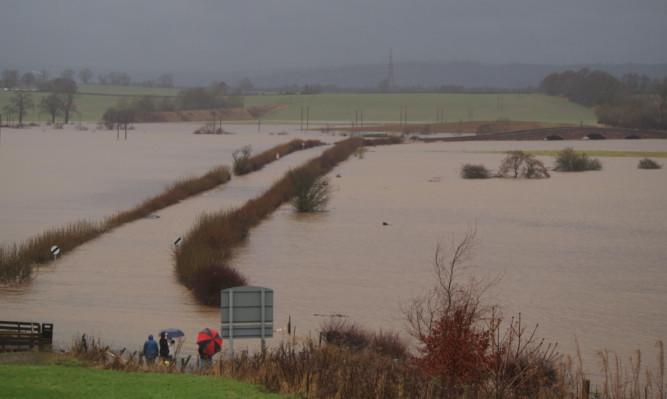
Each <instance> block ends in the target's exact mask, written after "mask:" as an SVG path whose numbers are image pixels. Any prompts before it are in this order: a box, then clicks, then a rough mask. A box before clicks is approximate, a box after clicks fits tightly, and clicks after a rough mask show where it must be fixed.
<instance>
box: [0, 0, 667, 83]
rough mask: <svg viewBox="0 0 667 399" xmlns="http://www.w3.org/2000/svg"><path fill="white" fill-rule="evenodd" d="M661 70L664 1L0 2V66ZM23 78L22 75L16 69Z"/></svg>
mask: <svg viewBox="0 0 667 399" xmlns="http://www.w3.org/2000/svg"><path fill="white" fill-rule="evenodd" d="M390 48H391V49H392V51H393V56H394V62H396V63H401V62H408V61H480V62H482V63H487V64H504V63H515V62H519V63H534V64H558V65H568V64H580V63H625V62H635V63H652V64H655V63H665V62H667V0H458V1H453V0H406V1H398V0H327V1H323V0H189V1H181V0H0V69H8V68H16V67H17V66H25V67H29V68H34V69H37V70H39V69H44V68H45V65H53V66H56V67H62V68H63V69H64V68H72V69H75V70H79V69H81V68H84V67H88V68H91V69H92V70H93V72H95V69H96V68H105V69H112V70H117V71H119V72H125V71H131V70H142V69H145V70H151V71H157V72H158V73H171V72H173V71H175V70H181V69H197V68H206V69H216V70H220V71H234V70H244V69H250V70H263V69H271V68H283V67H303V66H307V67H311V66H329V65H356V64H369V63H385V62H386V60H387V56H388V53H389V49H390ZM22 72H25V71H22Z"/></svg>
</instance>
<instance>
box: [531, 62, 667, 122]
mask: <svg viewBox="0 0 667 399" xmlns="http://www.w3.org/2000/svg"><path fill="white" fill-rule="evenodd" d="M540 90H541V91H543V92H545V93H546V94H549V95H552V96H563V97H566V98H568V99H569V100H570V101H573V102H575V103H578V104H581V105H584V106H587V107H593V108H594V110H595V114H596V116H597V118H598V122H599V123H602V124H605V125H609V126H615V127H624V128H639V129H667V117H666V115H665V108H666V105H667V76H666V77H664V78H663V79H651V78H649V77H648V76H646V75H638V74H635V73H626V74H624V75H623V76H622V77H621V79H617V78H616V77H614V76H612V75H610V74H609V73H607V72H604V71H599V70H596V71H591V70H589V69H588V68H583V69H580V70H579V71H571V70H568V71H565V72H562V73H552V74H550V75H548V76H547V77H545V78H544V79H543V80H542V82H541V83H540Z"/></svg>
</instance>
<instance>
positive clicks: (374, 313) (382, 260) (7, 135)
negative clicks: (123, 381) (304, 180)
mask: <svg viewBox="0 0 667 399" xmlns="http://www.w3.org/2000/svg"><path fill="white" fill-rule="evenodd" d="M198 126H199V125H197V124H173V125H150V124H148V125H137V127H136V129H135V130H132V131H130V132H128V133H129V134H128V139H127V140H124V139H123V132H121V137H120V140H118V139H117V138H116V133H115V132H109V131H95V129H94V126H93V125H90V126H89V130H88V131H75V130H73V129H72V128H70V130H68V129H67V128H66V129H65V130H52V129H51V128H50V127H46V128H32V129H29V130H25V131H15V130H9V129H3V131H2V138H1V141H0V187H2V188H1V190H2V191H0V242H2V243H4V244H7V243H12V242H20V241H22V240H24V239H25V238H27V237H30V236H31V235H34V234H37V233H39V232H41V231H43V230H45V229H47V228H49V227H51V226H53V225H62V224H66V223H69V222H72V221H75V220H80V219H88V220H98V219H101V218H102V217H104V216H108V215H110V214H111V213H113V212H115V211H119V210H122V209H126V208H129V207H131V206H134V205H136V204H138V203H139V202H141V201H142V200H144V199H146V198H148V197H150V196H152V195H156V194H158V193H159V192H161V191H162V190H163V188H164V187H165V186H166V185H168V184H169V183H170V182H173V181H174V180H175V179H176V178H178V177H182V176H184V175H188V174H191V175H199V174H202V173H204V172H205V171H207V170H209V169H210V168H212V167H213V166H216V165H219V164H227V165H231V163H232V157H231V154H232V152H233V151H234V150H236V149H238V148H240V147H241V146H243V145H246V144H251V145H252V147H253V149H254V150H255V151H256V152H259V151H261V150H263V149H266V148H270V147H272V146H274V145H276V144H278V143H283V142H286V141H288V140H290V139H292V138H296V137H299V138H318V139H321V140H323V141H327V142H334V141H336V140H340V139H342V138H343V137H341V136H333V135H331V134H326V135H325V134H322V133H320V132H311V133H304V132H301V131H299V126H262V127H261V131H260V132H258V131H257V126H252V125H232V126H229V127H226V130H231V131H233V132H235V133H236V134H234V135H224V136H200V135H193V134H191V132H192V131H194V130H195V129H196V128H197V127H198ZM278 133H286V134H278ZM566 146H573V147H574V148H576V149H589V150H592V149H603V150H634V151H667V140H608V141H559V142H546V141H545V142H469V143H430V144H405V145H396V146H384V147H377V148H370V149H369V151H368V152H367V153H366V154H365V156H364V157H363V158H357V157H351V158H350V159H349V160H348V161H346V162H344V163H342V164H340V165H339V166H338V167H337V168H336V169H335V170H334V171H333V172H332V173H331V174H330V177H331V179H332V184H333V186H334V188H335V190H334V195H333V199H332V201H331V202H330V204H329V206H328V210H327V211H326V212H321V213H315V214H297V213H295V212H293V211H292V209H291V206H290V205H289V204H284V205H283V206H281V207H280V208H279V209H278V210H277V211H276V212H275V213H274V214H273V215H272V216H271V217H270V218H268V219H267V220H266V221H264V222H263V223H262V224H260V225H259V226H258V227H256V228H255V229H253V230H252V231H251V234H250V238H249V240H248V242H247V244H246V245H244V246H243V247H242V248H240V249H238V250H237V251H236V254H235V256H234V258H233V259H232V261H231V264H232V265H233V266H234V267H236V268H237V269H239V270H240V271H241V272H243V273H244V274H246V275H247V276H248V277H249V279H250V283H251V284H252V285H259V286H265V287H269V288H272V289H273V290H274V295H275V324H274V327H275V328H280V327H286V326H287V322H288V318H290V317H291V321H292V328H296V333H297V334H298V335H301V336H311V337H313V338H315V337H316V336H317V331H318V328H319V326H320V324H321V323H322V322H324V321H326V320H328V319H329V316H328V315H333V314H336V315H344V318H345V319H346V320H349V321H350V322H355V323H357V324H359V325H361V326H364V327H367V328H369V329H373V330H379V329H382V330H388V331H398V332H400V333H403V332H404V329H403V327H404V324H403V321H402V317H401V312H400V304H401V303H405V302H406V301H409V300H410V298H413V297H414V296H415V295H418V294H419V293H420V292H422V291H423V290H424V289H425V288H429V287H430V286H431V284H432V282H433V280H432V273H431V266H432V263H433V256H434V252H435V247H436V245H437V243H438V240H440V239H443V238H447V237H451V236H455V237H462V236H463V234H464V233H465V232H466V230H467V229H468V228H469V227H470V226H471V225H474V226H476V228H477V237H478V239H479V246H478V247H477V249H476V257H475V259H474V263H475V265H476V269H475V273H476V275H477V276H480V277H485V278H493V277H495V276H499V275H502V279H501V280H500V282H499V283H498V284H497V285H496V286H495V288H494V289H493V290H492V299H491V300H492V301H494V302H495V303H497V304H498V305H499V307H500V308H501V310H502V311H503V313H504V314H505V316H506V317H507V318H509V317H511V316H516V315H517V314H519V313H521V317H522V319H523V322H524V324H525V325H529V326H534V325H536V324H539V328H538V335H539V336H542V337H545V338H546V340H547V341H550V342H557V343H558V348H559V351H560V352H561V353H564V354H569V355H574V353H575V342H578V343H579V347H580V349H581V352H582V356H583V359H584V367H585V369H587V370H588V371H590V372H593V373H594V372H595V370H597V368H598V364H597V362H596V357H595V353H596V351H598V350H600V349H603V348H606V349H610V350H614V351H616V352H617V353H618V354H619V356H620V357H621V359H622V360H623V361H624V362H626V363H627V362H628V359H629V357H630V356H632V355H634V353H633V351H634V350H635V349H640V350H641V351H642V355H643V356H642V357H643V360H644V362H645V364H648V365H653V364H654V363H655V357H656V354H657V350H656V348H655V347H654V344H655V342H656V340H658V339H664V338H665V331H667V318H666V317H665V313H666V312H667V290H665V286H666V285H667V273H666V269H667V262H666V258H667V256H666V255H667V249H666V247H665V242H667V169H660V170H639V169H637V162H638V158H623V157H604V158H600V159H601V160H602V162H603V170H601V171H596V172H584V173H556V172H554V173H552V177H551V178H550V179H545V180H537V181H524V180H512V179H490V180H485V181H480V180H464V179H461V178H460V177H459V174H458V173H459V170H460V167H461V165H463V164H465V163H483V164H484V165H485V166H486V167H487V168H490V169H495V168H497V167H498V165H499V164H500V161H501V160H502V158H503V157H504V155H503V154H498V153H485V152H484V151H503V150H513V149H522V150H529V149H544V150H560V149H563V148H564V147H566ZM323 149H324V148H318V149H310V150H307V151H300V152H297V153H295V154H291V155H289V156H285V157H281V158H280V160H279V161H278V162H274V163H272V164H270V165H268V166H267V167H265V168H264V169H262V170H261V171H259V172H255V173H253V174H251V175H248V176H244V177H242V178H236V177H235V178H233V179H232V181H231V182H230V183H228V184H226V185H224V186H222V187H221V188H218V189H215V190H212V191H210V192H207V193H205V194H202V195H200V196H197V197H195V198H192V199H189V200H186V201H182V202H181V203H179V204H178V205H176V206H172V207H170V208H167V209H164V210H162V211H159V212H156V214H157V215H159V218H158V219H142V220H139V221H137V222H134V223H131V224H128V225H126V226H124V227H122V228H119V229H117V230H115V231H113V232H111V233H110V234H107V235H105V236H103V237H100V238H99V239H97V240H95V241H93V242H90V243H88V244H85V245H83V246H81V247H79V248H78V249H77V250H75V251H74V252H72V253H69V254H67V255H65V256H62V257H60V258H58V259H57V260H56V261H54V262H53V263H52V264H49V265H45V266H43V267H41V268H40V269H39V272H38V274H37V277H36V278H35V279H34V281H32V282H31V283H28V284H25V285H23V286H20V287H11V288H8V287H4V288H0V303H1V304H2V306H1V307H0V319H3V320H25V321H39V322H52V323H54V331H55V342H56V345H57V346H59V347H61V348H67V347H68V346H69V345H70V344H71V342H72V339H73V338H74V337H76V336H78V335H80V334H83V333H86V334H88V335H89V336H94V337H99V338H100V339H101V340H102V341H103V342H104V343H106V344H108V345H111V346H113V347H117V348H127V349H128V350H130V351H133V350H139V349H140V348H141V345H142V344H143V341H144V340H145V339H146V336H147V335H148V334H154V335H155V334H157V332H158V331H160V330H161V329H164V328H169V327H175V328H180V329H182V330H184V331H185V333H186V337H187V339H186V344H185V347H184V351H185V352H186V353H190V354H195V353H196V350H195V348H196V345H195V343H194V339H195V336H196V333H197V331H199V330H201V329H203V328H204V327H211V328H219V325H220V310H219V309H216V308H208V307H203V306H200V305H198V304H196V303H195V301H194V300H193V298H192V296H191V294H190V293H189V292H188V291H187V290H186V289H185V288H184V287H182V286H180V285H179V284H178V283H177V282H176V280H175V278H174V275H173V267H174V266H173V261H172V257H171V250H172V247H173V240H174V238H176V237H179V236H183V235H184V234H186V233H187V231H188V229H189V228H190V227H192V226H193V225H194V224H195V223H196V220H197V217H198V216H199V215H201V214H202V213H203V212H210V211H217V210H223V209H229V208H230V207H236V206H238V205H240V204H242V203H243V202H244V201H245V200H247V199H249V198H252V197H255V196H257V195H259V194H261V193H262V192H263V190H265V189H266V188H268V187H269V186H270V185H271V184H272V183H273V182H274V181H275V180H277V179H278V178H279V177H280V176H281V175H282V174H283V173H284V172H285V171H286V170H288V169H289V168H290V167H293V166H296V165H299V164H301V163H302V162H304V161H305V160H307V159H309V158H312V157H315V156H317V155H318V154H319V153H320V151H322V150H323ZM539 158H540V159H541V160H543V161H544V162H545V164H546V165H548V166H551V165H552V164H553V157H539ZM383 222H386V225H385V224H384V223H383ZM54 244H57V243H54ZM281 339H284V336H283V335H282V333H278V334H276V337H275V338H273V339H269V340H268V344H269V345H274V344H276V343H277V342H279V340H281ZM258 346H259V345H258V342H257V340H235V350H238V349H240V348H246V347H247V348H250V349H255V348H258Z"/></svg>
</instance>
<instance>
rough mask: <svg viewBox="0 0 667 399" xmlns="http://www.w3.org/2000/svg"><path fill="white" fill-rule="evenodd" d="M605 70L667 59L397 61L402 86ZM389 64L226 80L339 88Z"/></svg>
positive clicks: (373, 81) (376, 75)
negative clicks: (551, 62)
mask: <svg viewBox="0 0 667 399" xmlns="http://www.w3.org/2000/svg"><path fill="white" fill-rule="evenodd" d="M581 68H589V69H591V70H596V69H599V70H603V71H606V72H608V73H610V74H612V75H614V76H617V77H619V78H620V77H621V76H623V74H624V73H637V74H640V75H647V76H648V77H650V78H652V79H653V78H663V77H665V76H667V63H665V64H657V65H645V64H578V65H533V64H503V65H489V64H482V63H480V62H447V63H445V62H415V63H395V64H394V78H395V81H396V85H397V86H398V87H400V88H416V87H422V88H433V87H440V86H443V85H454V86H465V87H466V88H477V89H479V88H485V87H493V88H500V89H506V90H512V89H522V88H526V87H530V86H532V87H537V86H539V84H540V82H541V81H542V79H544V78H545V77H546V76H547V75H549V74H551V73H554V72H563V71H566V70H575V71H576V70H579V69H581ZM387 71H388V66H387V65H386V64H385V65H381V64H373V65H352V66H343V67H320V68H303V69H278V70H263V71H244V72H234V73H227V74H224V75H225V77H224V78H222V80H225V81H227V82H228V84H231V85H235V84H236V83H237V82H239V81H240V80H241V79H242V78H246V77H247V78H249V79H250V80H251V81H252V83H253V84H254V85H255V87H257V88H276V87H288V86H292V85H296V86H300V87H302V86H304V85H306V84H309V85H313V84H320V85H322V86H326V85H335V86H337V87H339V88H370V89H374V88H377V87H378V83H380V81H381V80H382V79H384V78H385V77H386V76H387Z"/></svg>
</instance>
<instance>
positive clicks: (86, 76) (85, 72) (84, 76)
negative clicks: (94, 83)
mask: <svg viewBox="0 0 667 399" xmlns="http://www.w3.org/2000/svg"><path fill="white" fill-rule="evenodd" d="M77 76H78V77H79V80H80V81H81V83H83V84H85V85H87V84H88V82H89V81H90V79H92V78H93V73H92V72H91V70H90V69H88V68H84V69H82V70H80V71H79V73H78V75H77Z"/></svg>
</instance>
